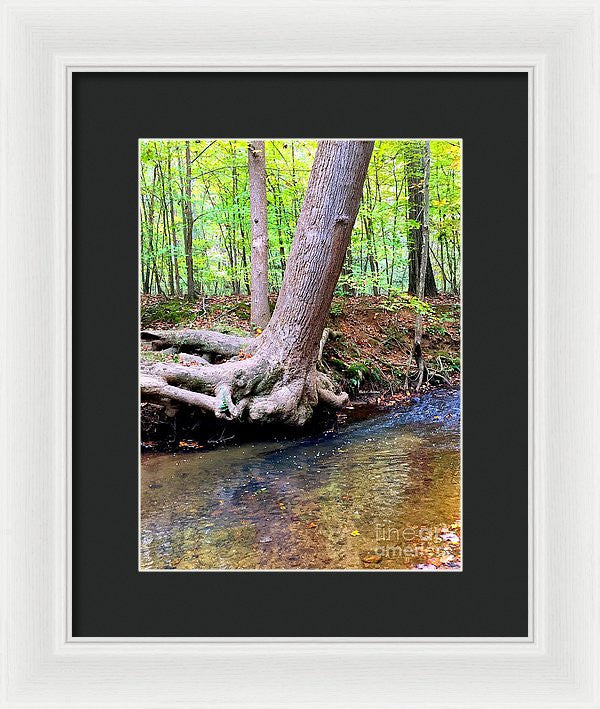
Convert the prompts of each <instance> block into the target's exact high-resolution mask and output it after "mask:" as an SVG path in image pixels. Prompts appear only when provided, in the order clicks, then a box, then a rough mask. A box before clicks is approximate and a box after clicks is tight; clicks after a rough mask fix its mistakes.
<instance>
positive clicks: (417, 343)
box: [413, 140, 431, 391]
mask: <svg viewBox="0 0 600 709" xmlns="http://www.w3.org/2000/svg"><path fill="white" fill-rule="evenodd" d="M430 170H431V148H430V144H429V141H428V140H426V141H425V146H424V149H423V219H422V233H421V254H420V261H419V278H418V282H417V298H418V299H419V300H423V298H424V296H425V286H426V281H427V263H428V254H429V173H430ZM422 338H423V316H422V315H421V313H420V312H418V313H417V316H416V318H415V339H414V346H413V353H414V357H415V362H416V363H417V382H416V389H417V391H418V390H419V389H420V388H421V385H422V384H423V376H424V374H425V361H424V359H423V348H422V346H421V340H422Z"/></svg>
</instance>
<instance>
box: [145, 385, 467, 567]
mask: <svg viewBox="0 0 600 709" xmlns="http://www.w3.org/2000/svg"><path fill="white" fill-rule="evenodd" d="M141 472H142V474H141V503H142V510H141V512H142V515H141V568H142V569H363V568H370V569H407V568H415V567H416V566H417V565H418V564H428V562H431V560H432V557H433V560H434V562H435V564H436V565H437V566H440V568H459V546H460V545H459V542H458V535H459V534H460V529H459V527H458V525H457V522H458V520H459V518H460V399H459V393H458V392H455V391H444V392H436V393H433V394H427V395H425V396H423V397H422V398H421V399H420V400H419V401H417V402H416V403H414V404H413V406H412V407H411V408H410V409H409V410H408V411H395V412H393V413H389V414H386V415H384V416H381V417H379V418H376V419H371V420H369V421H362V422H360V423H354V424H351V425H349V426H347V427H346V428H344V429H343V430H341V431H339V432H338V433H337V434H324V435H321V436H318V437H311V438H305V439H301V440H296V441H287V442H283V443H282V442H262V443H254V444H246V445H239V446H232V447H229V448H221V449H217V450H211V451H206V452H202V451H199V452H194V453H185V454H182V453H177V454H145V455H143V456H142V471H141ZM429 568H435V566H433V565H431V564H429Z"/></svg>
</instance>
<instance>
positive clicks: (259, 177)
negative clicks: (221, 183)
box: [248, 140, 271, 329]
mask: <svg viewBox="0 0 600 709" xmlns="http://www.w3.org/2000/svg"><path fill="white" fill-rule="evenodd" d="M248 181H249V189H250V221H251V224H252V231H251V235H252V249H251V253H250V268H251V279H250V320H251V322H252V324H253V325H256V326H257V327H260V328H261V329H264V328H265V327H266V326H267V324H268V322H269V318H270V317H271V311H270V309H269V272H268V261H269V236H268V231H267V184H266V165H265V141H264V140H255V141H253V142H251V143H249V144H248Z"/></svg>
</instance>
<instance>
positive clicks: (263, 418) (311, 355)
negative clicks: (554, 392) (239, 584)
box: [138, 137, 463, 572]
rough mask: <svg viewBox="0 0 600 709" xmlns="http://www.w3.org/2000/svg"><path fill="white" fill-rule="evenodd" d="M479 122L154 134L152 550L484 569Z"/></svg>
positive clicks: (195, 558)
mask: <svg viewBox="0 0 600 709" xmlns="http://www.w3.org/2000/svg"><path fill="white" fill-rule="evenodd" d="M462 159H463V156H462V141H461V139H460V138H434V137H431V138H418V139H417V138H398V139H394V140H392V139H385V140H377V139H363V138H357V139H319V138H309V139H297V138H294V139H272V138H265V139H252V138H249V139H239V138H216V139H213V138H185V137H183V138H168V139H167V138H148V139H142V140H140V141H139V166H138V169H139V298H140V303H139V327H140V330H139V336H140V358H139V381H140V447H141V453H140V470H139V569H140V570H141V571H173V572H175V571H211V570H219V571H276V570H279V571H283V570H289V571H370V572H382V571H388V572H390V571H413V572H460V571H461V570H462V553H461V551H462V529H461V520H462V511H461V501H462V475H461V361H462V360H461V278H462V272H461V263H462V258H461V248H462V243H461V241H462Z"/></svg>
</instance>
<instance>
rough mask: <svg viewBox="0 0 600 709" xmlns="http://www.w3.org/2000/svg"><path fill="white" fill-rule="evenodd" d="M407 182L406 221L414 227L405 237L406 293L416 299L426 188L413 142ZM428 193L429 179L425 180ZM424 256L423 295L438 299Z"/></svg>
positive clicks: (417, 147) (417, 146)
mask: <svg viewBox="0 0 600 709" xmlns="http://www.w3.org/2000/svg"><path fill="white" fill-rule="evenodd" d="M405 164H406V180H407V185H408V204H409V207H408V218H409V219H410V220H411V221H413V222H414V223H415V226H413V227H411V228H410V230H409V235H408V292H409V293H411V294H413V295H416V294H417V290H418V281H419V274H420V272H421V255H422V253H423V223H424V210H423V204H424V200H423V194H424V191H425V188H426V185H425V182H426V180H425V163H424V145H423V143H421V142H416V141H415V142H414V144H412V145H410V146H409V147H408V148H407V150H406V155H405ZM427 189H429V177H427ZM425 254H426V264H427V265H426V271H425V291H424V295H426V296H434V295H437V286H436V284H435V277H434V275H433V267H432V265H431V259H430V256H429V249H427V251H426V252H425Z"/></svg>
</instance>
